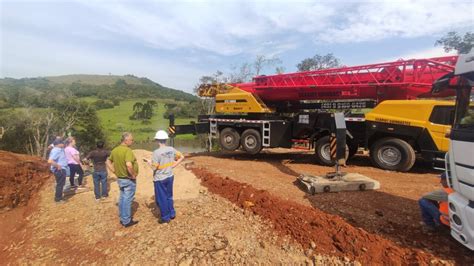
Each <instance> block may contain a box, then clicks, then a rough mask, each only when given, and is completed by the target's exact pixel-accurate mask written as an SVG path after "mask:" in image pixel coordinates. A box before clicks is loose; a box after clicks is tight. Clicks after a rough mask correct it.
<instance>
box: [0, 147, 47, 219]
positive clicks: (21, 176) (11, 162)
mask: <svg viewBox="0 0 474 266" xmlns="http://www.w3.org/2000/svg"><path fill="white" fill-rule="evenodd" d="M50 176H51V174H50V172H49V170H48V164H47V162H46V161H45V160H43V159H41V158H40V157H35V156H28V155H23V154H16V153H11V152H6V151H0V210H5V209H12V208H15V207H17V206H25V205H26V204H27V203H28V201H29V200H30V199H31V198H32V197H33V196H34V195H35V194H36V193H37V192H38V191H39V189H40V188H41V186H42V185H43V184H44V183H45V181H46V180H48V179H49V178H50Z"/></svg>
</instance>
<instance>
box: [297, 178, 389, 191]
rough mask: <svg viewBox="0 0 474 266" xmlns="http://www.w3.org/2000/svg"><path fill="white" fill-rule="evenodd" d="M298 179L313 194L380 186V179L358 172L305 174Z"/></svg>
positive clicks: (370, 188)
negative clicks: (337, 174)
mask: <svg viewBox="0 0 474 266" xmlns="http://www.w3.org/2000/svg"><path fill="white" fill-rule="evenodd" d="M297 180H298V182H299V184H300V185H301V187H302V188H303V189H304V190H305V191H306V192H307V193H310V194H312V195H314V194H317V193H323V192H340V191H364V190H375V189H379V188H380V183H379V181H377V180H374V179H371V178H369V177H367V176H364V175H361V174H356V173H348V174H343V175H340V176H335V175H334V173H332V174H331V173H330V174H328V175H326V176H313V175H305V174H303V175H300V176H299V177H298V178H297Z"/></svg>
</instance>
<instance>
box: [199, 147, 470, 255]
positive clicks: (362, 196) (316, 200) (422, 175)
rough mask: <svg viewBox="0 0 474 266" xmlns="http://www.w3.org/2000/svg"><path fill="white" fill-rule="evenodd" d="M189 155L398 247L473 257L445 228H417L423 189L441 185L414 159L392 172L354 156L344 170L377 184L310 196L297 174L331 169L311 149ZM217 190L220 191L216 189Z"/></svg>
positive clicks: (208, 166) (215, 170)
mask: <svg viewBox="0 0 474 266" xmlns="http://www.w3.org/2000/svg"><path fill="white" fill-rule="evenodd" d="M191 160H193V161H194V164H195V167H198V168H201V169H205V170H206V171H208V172H210V173H212V174H216V175H218V176H220V177H224V178H225V177H228V178H230V179H231V180H235V181H237V182H240V183H245V184H248V185H251V186H252V187H254V188H256V189H258V190H265V191H268V192H269V193H270V194H271V195H274V196H277V197H279V198H281V199H283V200H287V201H292V202H295V203H298V204H301V205H303V206H307V207H310V208H309V209H313V210H317V211H319V210H321V211H323V212H324V213H327V214H333V215H336V216H338V217H342V218H343V219H344V220H345V221H346V223H348V224H350V225H352V226H353V227H355V228H361V229H363V230H364V231H366V232H368V233H371V234H374V235H377V236H381V237H383V238H384V239H387V240H390V241H391V242H392V243H393V244H394V245H395V246H397V247H399V248H406V249H409V250H412V251H420V252H423V253H425V254H429V255H431V256H433V258H434V260H438V259H439V260H442V261H447V262H451V263H459V264H472V263H474V257H473V256H472V252H471V251H469V250H467V249H466V248H464V247H463V246H462V245H460V244H459V243H457V242H456V241H455V240H453V239H452V238H451V237H450V236H449V232H448V230H446V231H443V232H440V233H437V234H427V233H424V232H423V231H422V230H421V222H420V221H421V219H420V214H419V207H418V203H417V200H418V198H419V197H420V196H421V195H423V194H424V193H426V192H429V191H431V190H434V189H438V188H439V184H438V182H439V179H438V177H437V176H438V174H439V173H437V172H434V171H432V170H430V169H429V168H427V167H426V166H423V165H417V166H416V167H415V168H414V170H413V171H412V172H410V173H397V172H390V171H384V170H381V169H377V168H373V167H371V166H370V164H369V162H368V160H367V158H364V157H363V156H358V157H356V158H355V159H354V160H353V161H352V162H351V164H350V165H349V166H348V167H346V168H345V169H344V171H347V172H356V173H361V174H364V175H367V176H369V177H371V178H374V179H376V180H378V181H380V183H381V186H382V187H381V189H380V190H378V191H366V192H344V193H329V194H320V195H315V196H309V195H307V194H306V193H305V192H303V191H302V190H301V189H300V188H299V187H298V186H297V184H296V182H295V180H296V177H297V176H298V175H300V174H302V173H308V174H316V175H317V174H324V173H326V172H330V171H333V168H331V167H323V166H319V165H316V164H314V163H313V160H312V158H311V155H309V154H304V153H301V152H291V151H288V150H283V149H275V150H271V151H266V152H264V153H262V154H258V155H256V156H251V155H247V154H245V153H228V154H224V153H221V154H196V155H194V156H192V158H191ZM215 193H218V194H219V192H218V191H216V192H215ZM308 211H309V210H308Z"/></svg>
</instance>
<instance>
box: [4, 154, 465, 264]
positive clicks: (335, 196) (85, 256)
mask: <svg viewBox="0 0 474 266" xmlns="http://www.w3.org/2000/svg"><path fill="white" fill-rule="evenodd" d="M135 154H136V155H137V157H138V159H139V162H140V175H139V178H138V185H137V193H136V199H135V202H134V204H133V212H134V217H135V219H137V220H139V221H140V222H139V224H138V225H136V226H134V227H131V228H127V229H125V228H123V227H122V226H121V225H120V224H119V220H118V211H117V206H116V202H117V199H118V188H117V185H116V182H115V180H114V178H113V177H111V178H110V179H109V183H110V184H111V186H110V187H111V190H110V197H109V198H108V199H107V200H105V201H101V202H96V201H95V200H94V196H93V192H92V180H91V177H90V176H88V177H87V178H86V186H87V188H88V189H87V190H85V191H83V192H81V193H76V194H70V195H69V196H68V201H67V203H65V204H62V205H57V204H56V203H54V202H53V200H52V199H53V178H52V177H49V180H48V181H47V183H46V185H45V186H43V187H42V188H39V187H40V186H39V185H37V184H36V182H26V180H28V178H23V179H22V178H19V177H18V176H17V177H5V178H6V180H7V181H8V182H6V181H5V180H3V181H2V182H4V183H3V184H7V185H8V186H9V187H10V188H9V189H7V188H3V189H4V190H3V191H9V193H10V194H9V195H16V194H15V193H13V192H12V191H15V189H12V187H13V188H16V187H18V188H21V189H17V191H18V192H19V193H20V192H23V191H25V192H28V193H20V194H22V195H23V194H24V195H27V196H23V197H21V198H22V199H24V200H20V201H17V202H22V204H23V205H24V204H26V202H28V200H27V199H30V198H31V199H30V201H29V202H28V205H27V206H23V207H21V205H22V204H17V205H19V206H20V207H17V208H15V209H13V210H8V211H4V212H3V213H1V214H0V261H2V262H5V263H13V264H27V263H33V264H52V263H64V264H79V263H93V262H97V263H100V264H105V263H107V264H109V263H112V264H117V263H127V264H129V263H135V264H150V263H163V264H182V265H190V264H202V263H206V264H215V263H222V264H231V263H232V264H234V263H242V264H243V263H246V264H247V263H263V264H277V263H284V264H289V263H296V264H303V263H305V264H314V263H316V264H318V263H319V264H336V265H338V264H355V265H359V264H360V263H362V264H384V265H385V264H390V265H400V264H402V265H403V264H422V265H423V264H460V265H466V264H472V263H474V259H473V257H472V253H471V252H470V251H468V250H467V249H465V248H464V247H462V246H461V245H460V244H458V243H457V242H455V241H454V240H452V239H451V237H450V236H449V234H448V232H442V233H440V234H431V235H428V234H425V233H423V232H422V231H421V224H420V217H419V210H418V206H417V199H418V198H419V197H420V196H421V195H422V194H423V193H426V192H428V191H431V190H433V189H437V188H438V178H437V177H436V176H437V174H438V173H436V172H432V171H430V170H426V169H428V168H424V167H421V166H419V167H416V168H415V170H414V171H413V172H411V173H395V172H388V171H383V170H380V169H376V168H372V167H370V165H368V164H367V160H366V158H363V157H357V158H356V159H355V160H354V161H353V162H352V165H351V166H349V167H347V168H345V170H346V171H348V172H358V173H361V174H364V175H367V176H369V177H371V178H374V179H377V180H378V181H380V183H381V185H382V188H381V189H380V190H379V191H366V192H345V193H330V194H322V195H316V196H308V195H307V194H305V193H304V192H303V191H302V190H301V189H299V188H298V186H297V185H296V184H295V179H296V176H298V175H299V174H300V173H310V174H323V173H326V172H328V171H332V170H333V169H332V168H330V167H322V166H318V165H315V164H313V161H312V159H311V156H310V155H308V154H304V153H301V152H290V153H288V151H287V150H281V149H276V150H271V151H267V152H264V153H262V154H260V155H257V156H249V155H246V154H244V153H233V154H221V153H212V154H207V153H201V154H194V155H192V156H189V157H188V159H187V163H186V165H187V166H188V167H187V168H188V169H185V167H178V168H177V169H176V179H175V200H176V201H175V204H176V209H177V218H176V219H175V220H173V221H172V223H170V224H164V225H161V224H158V216H159V214H158V210H157V208H156V206H155V204H154V200H153V187H152V180H151V169H149V168H147V166H146V165H144V164H143V163H142V160H141V158H143V157H147V158H150V156H151V153H150V152H147V151H143V150H136V151H135ZM1 156H4V157H5V156H7V157H8V156H10V157H11V156H13V155H10V154H0V157H1ZM15 158H16V159H15ZM15 158H13V159H10V160H3V161H9V162H10V164H7V165H2V167H10V168H12V167H13V168H14V167H19V168H22V167H26V168H27V169H30V170H29V172H28V171H26V170H21V169H20V170H18V171H17V172H18V173H20V172H22V171H23V172H24V171H26V173H33V176H36V177H34V178H36V179H38V183H41V182H44V180H46V179H45V178H44V177H45V175H44V173H45V172H44V169H45V168H44V164H41V163H40V164H39V165H37V167H36V168H41V169H42V170H41V171H38V172H35V171H32V170H35V169H36V168H35V169H32V168H31V164H18V162H19V161H21V160H25V159H26V160H29V161H34V159H32V158H29V159H28V158H26V157H25V158H23V157H21V158H20V157H15ZM18 158H20V159H18ZM30 159H31V160H30ZM38 162H39V161H38ZM22 165H23V166H22ZM10 168H9V169H10ZM33 168H34V167H33ZM35 173H36V174H35ZM19 176H22V175H21V174H20V175H19ZM15 178H17V179H18V180H23V181H22V182H20V181H19V183H18V184H20V185H19V186H15V184H16V183H15V182H16V181H15V182H11V180H17V179H15ZM198 178H199V179H198ZM36 179H35V180H36ZM36 192H38V193H36ZM10 198H12V199H15V197H10ZM3 199H5V197H4V198H3ZM5 202H6V201H5ZM9 202H10V203H11V202H13V201H9ZM12 206H13V205H12ZM7 208H10V207H7Z"/></svg>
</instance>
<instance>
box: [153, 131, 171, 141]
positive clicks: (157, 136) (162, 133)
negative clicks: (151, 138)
mask: <svg viewBox="0 0 474 266" xmlns="http://www.w3.org/2000/svg"><path fill="white" fill-rule="evenodd" d="M155 139H162V140H164V139H168V133H166V131H164V130H158V131H157V132H156V134H155Z"/></svg>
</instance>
